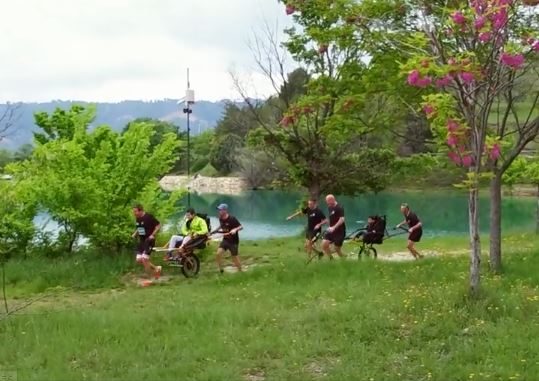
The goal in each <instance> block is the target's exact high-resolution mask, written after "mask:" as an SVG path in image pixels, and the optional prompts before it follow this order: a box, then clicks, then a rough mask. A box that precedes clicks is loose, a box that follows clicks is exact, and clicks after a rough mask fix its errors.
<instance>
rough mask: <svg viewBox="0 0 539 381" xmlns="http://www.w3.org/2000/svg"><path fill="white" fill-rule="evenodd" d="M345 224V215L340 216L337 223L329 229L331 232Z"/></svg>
mask: <svg viewBox="0 0 539 381" xmlns="http://www.w3.org/2000/svg"><path fill="white" fill-rule="evenodd" d="M342 224H344V216H342V217H340V218H339V219H338V221H337V222H336V223H335V225H333V226H330V227H329V229H328V231H329V232H330V233H331V232H332V231H334V230H336V229H337V228H338V227H339V226H341V225H342Z"/></svg>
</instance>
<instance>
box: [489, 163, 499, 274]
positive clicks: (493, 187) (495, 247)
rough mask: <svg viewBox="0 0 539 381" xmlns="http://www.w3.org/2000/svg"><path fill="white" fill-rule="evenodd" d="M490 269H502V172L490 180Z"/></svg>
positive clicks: (495, 173) (497, 271)
mask: <svg viewBox="0 0 539 381" xmlns="http://www.w3.org/2000/svg"><path fill="white" fill-rule="evenodd" d="M490 270H491V271H493V272H495V273H500V272H501V271H502V173H501V171H495V172H494V177H493V178H492V180H491V181H490Z"/></svg>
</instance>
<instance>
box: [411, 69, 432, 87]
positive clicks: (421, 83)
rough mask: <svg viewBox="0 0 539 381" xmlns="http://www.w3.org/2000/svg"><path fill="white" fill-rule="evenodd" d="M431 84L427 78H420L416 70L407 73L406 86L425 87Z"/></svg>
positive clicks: (429, 78) (430, 79) (430, 80)
mask: <svg viewBox="0 0 539 381" xmlns="http://www.w3.org/2000/svg"><path fill="white" fill-rule="evenodd" d="M431 83H432V78H431V77H429V76H424V77H422V76H421V74H420V73H419V71H418V70H412V71H411V72H410V73H408V84H409V85H410V86H414V87H427V86H429V85H430V84H431Z"/></svg>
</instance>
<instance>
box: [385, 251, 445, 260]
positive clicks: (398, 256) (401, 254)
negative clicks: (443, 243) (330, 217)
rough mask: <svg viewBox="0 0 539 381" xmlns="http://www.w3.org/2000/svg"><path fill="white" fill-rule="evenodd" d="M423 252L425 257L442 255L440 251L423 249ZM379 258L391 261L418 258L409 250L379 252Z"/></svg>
mask: <svg viewBox="0 0 539 381" xmlns="http://www.w3.org/2000/svg"><path fill="white" fill-rule="evenodd" d="M421 254H422V255H423V256H424V258H433V257H438V256H440V253H438V252H437V251H432V250H431V251H422V252H421ZM378 259H380V260H382V261H390V262H409V261H415V260H416V259H415V258H414V257H413V256H412V254H410V253H409V252H407V251H398V252H396V253H391V254H378Z"/></svg>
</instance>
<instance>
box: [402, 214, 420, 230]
mask: <svg viewBox="0 0 539 381" xmlns="http://www.w3.org/2000/svg"><path fill="white" fill-rule="evenodd" d="M404 217H405V218H406V223H407V224H408V227H410V228H413V227H414V226H416V225H417V224H418V223H419V218H418V217H417V214H415V213H414V212H410V213H408V215H407V216H404ZM419 229H421V228H419Z"/></svg>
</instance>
